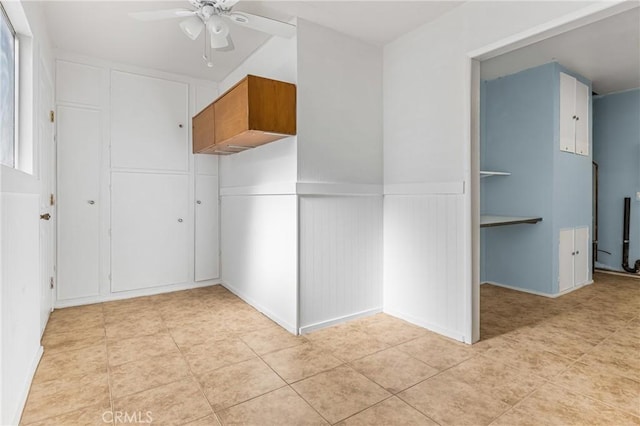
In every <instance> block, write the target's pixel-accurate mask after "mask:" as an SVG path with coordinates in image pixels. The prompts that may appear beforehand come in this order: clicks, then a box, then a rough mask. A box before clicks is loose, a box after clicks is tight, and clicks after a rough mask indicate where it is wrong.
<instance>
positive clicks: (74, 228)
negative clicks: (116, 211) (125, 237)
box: [57, 106, 102, 300]
mask: <svg viewBox="0 0 640 426" xmlns="http://www.w3.org/2000/svg"><path fill="white" fill-rule="evenodd" d="M57 121H58V122H57V143H58V165H57V170H58V203H57V212H58V218H57V221H58V234H57V235H58V286H57V296H58V299H59V300H66V299H75V298H79V297H88V296H97V295H98V294H99V289H100V286H99V278H100V274H99V239H98V237H99V219H100V216H99V209H98V206H99V203H100V200H99V197H98V194H99V190H100V186H99V183H100V141H101V132H102V130H101V125H100V123H101V113H100V111H99V110H93V109H88V108H76V107H69V106H59V107H58V111H57Z"/></svg>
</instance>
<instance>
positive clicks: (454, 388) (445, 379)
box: [398, 371, 511, 426]
mask: <svg viewBox="0 0 640 426" xmlns="http://www.w3.org/2000/svg"><path fill="white" fill-rule="evenodd" d="M398 396H399V397H400V398H402V399H403V400H404V401H405V402H407V403H408V404H409V405H411V406H413V407H415V408H416V409H418V410H420V411H421V412H422V413H423V414H425V415H427V416H428V417H430V418H431V419H433V420H435V421H436V422H438V423H440V424H441V425H473V426H481V425H487V424H489V423H491V421H492V420H493V419H495V418H496V417H498V416H499V415H501V414H502V413H504V412H505V411H506V410H508V409H509V408H510V407H511V406H510V405H509V404H506V403H504V402H502V401H500V399H499V398H496V397H495V396H493V395H489V394H484V393H481V392H478V389H477V388H474V387H473V386H470V385H468V384H467V383H465V382H462V381H460V380H457V379H456V378H455V376H453V375H452V374H451V373H449V372H448V371H447V372H444V373H442V374H439V375H437V376H435V377H432V378H430V379H427V380H425V381H423V382H421V383H419V384H417V385H416V386H414V387H412V388H409V389H407V390H406V391H404V392H401V393H399V394H398Z"/></svg>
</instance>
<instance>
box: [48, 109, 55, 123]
mask: <svg viewBox="0 0 640 426" xmlns="http://www.w3.org/2000/svg"><path fill="white" fill-rule="evenodd" d="M55 117H56V115H55V113H54V112H53V111H49V121H50V122H52V123H53V122H54V121H55Z"/></svg>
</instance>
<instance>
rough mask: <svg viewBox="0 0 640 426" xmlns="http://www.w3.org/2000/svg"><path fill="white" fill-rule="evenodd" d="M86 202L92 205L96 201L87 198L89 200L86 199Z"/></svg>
mask: <svg viewBox="0 0 640 426" xmlns="http://www.w3.org/2000/svg"><path fill="white" fill-rule="evenodd" d="M87 203H89V204H91V205H94V204H95V203H96V202H95V201H93V200H89V201H87Z"/></svg>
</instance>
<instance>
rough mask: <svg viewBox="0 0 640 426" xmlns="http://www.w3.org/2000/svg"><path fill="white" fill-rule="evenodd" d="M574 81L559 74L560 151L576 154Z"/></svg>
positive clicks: (563, 74) (565, 75)
mask: <svg viewBox="0 0 640 426" xmlns="http://www.w3.org/2000/svg"><path fill="white" fill-rule="evenodd" d="M575 111H576V79H575V78H573V77H571V76H570V75H567V74H565V73H563V72H561V73H560V151H566V152H576V140H575V126H576V120H575V118H574V117H575V116H576V112H575Z"/></svg>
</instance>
